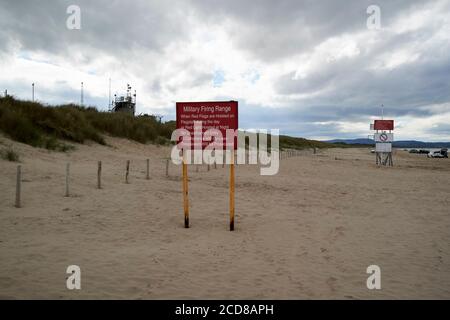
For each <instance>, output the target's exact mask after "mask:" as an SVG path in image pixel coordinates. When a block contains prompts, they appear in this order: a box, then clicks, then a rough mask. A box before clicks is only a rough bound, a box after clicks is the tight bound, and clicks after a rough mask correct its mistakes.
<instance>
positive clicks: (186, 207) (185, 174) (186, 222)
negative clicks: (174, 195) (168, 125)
mask: <svg viewBox="0 0 450 320" xmlns="http://www.w3.org/2000/svg"><path fill="white" fill-rule="evenodd" d="M183 201H184V227H185V228H189V198H188V172H187V164H186V153H185V152H184V151H183Z"/></svg>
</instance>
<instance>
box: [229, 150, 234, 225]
mask: <svg viewBox="0 0 450 320" xmlns="http://www.w3.org/2000/svg"><path fill="white" fill-rule="evenodd" d="M231 161H232V162H231V164H230V231H233V230H234V150H232V151H231Z"/></svg>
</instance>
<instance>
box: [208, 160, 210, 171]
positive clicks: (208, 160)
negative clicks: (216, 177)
mask: <svg viewBox="0 0 450 320" xmlns="http://www.w3.org/2000/svg"><path fill="white" fill-rule="evenodd" d="M208 161H209V160H208ZM209 170H210V165H209V163H208V171H209Z"/></svg>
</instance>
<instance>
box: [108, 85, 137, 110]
mask: <svg viewBox="0 0 450 320" xmlns="http://www.w3.org/2000/svg"><path fill="white" fill-rule="evenodd" d="M111 111H112V112H125V113H129V114H131V115H133V116H134V114H135V112H136V90H134V94H131V86H130V85H129V84H127V93H126V95H125V96H117V95H116V94H115V95H114V101H113V102H112V109H111Z"/></svg>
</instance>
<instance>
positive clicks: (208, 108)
mask: <svg viewBox="0 0 450 320" xmlns="http://www.w3.org/2000/svg"><path fill="white" fill-rule="evenodd" d="M176 107H177V129H186V130H187V131H189V132H190V134H191V139H192V149H194V148H196V147H195V146H201V148H202V149H204V148H205V147H206V146H208V145H209V144H211V143H212V141H211V140H208V139H205V136H207V135H205V132H206V131H207V130H209V129H217V130H219V131H220V132H221V134H222V141H216V138H215V137H214V143H216V144H217V143H219V144H220V145H221V146H223V149H227V147H228V148H233V149H237V137H235V136H233V139H230V140H231V141H227V130H230V129H232V130H237V129H238V102H237V101H210V102H177V104H176ZM194 121H196V122H197V124H198V123H199V122H201V136H200V137H199V138H198V137H197V136H194V131H195V130H194V129H195V128H194ZM198 139H201V141H197V140H198ZM196 142H197V143H196Z"/></svg>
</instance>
